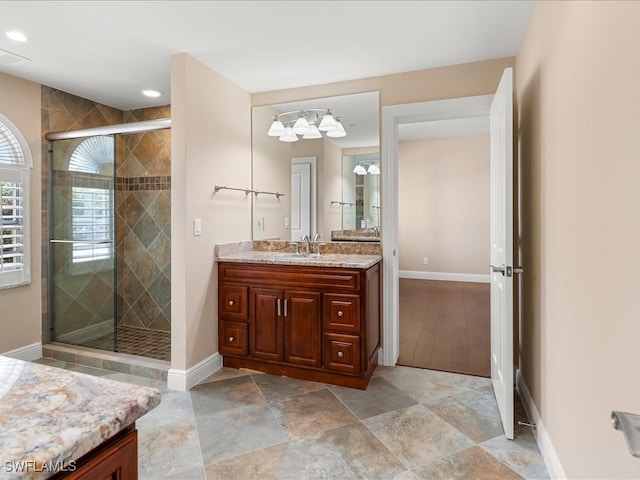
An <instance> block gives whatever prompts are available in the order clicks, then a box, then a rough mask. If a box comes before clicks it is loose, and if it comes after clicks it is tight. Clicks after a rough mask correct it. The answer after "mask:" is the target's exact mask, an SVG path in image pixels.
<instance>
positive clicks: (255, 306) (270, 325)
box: [249, 288, 284, 362]
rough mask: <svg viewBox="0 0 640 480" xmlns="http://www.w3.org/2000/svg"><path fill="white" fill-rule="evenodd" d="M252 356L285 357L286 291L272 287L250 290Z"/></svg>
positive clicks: (279, 358) (265, 358)
mask: <svg viewBox="0 0 640 480" xmlns="http://www.w3.org/2000/svg"><path fill="white" fill-rule="evenodd" d="M249 298H250V300H249V336H250V352H249V353H250V356H251V357H253V358H260V359H263V360H273V361H277V362H281V361H282V360H283V359H284V316H283V313H284V301H283V298H284V292H283V291H282V290H280V289H272V288H251V289H250V290H249Z"/></svg>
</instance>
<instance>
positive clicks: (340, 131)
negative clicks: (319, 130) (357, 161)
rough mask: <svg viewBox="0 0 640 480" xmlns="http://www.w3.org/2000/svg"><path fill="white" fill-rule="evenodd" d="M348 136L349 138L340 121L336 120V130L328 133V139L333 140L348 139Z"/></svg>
mask: <svg viewBox="0 0 640 480" xmlns="http://www.w3.org/2000/svg"><path fill="white" fill-rule="evenodd" d="M346 136H347V132H346V131H345V129H344V127H343V126H342V123H340V120H336V128H334V129H333V130H329V131H328V132H327V137H331V138H340V137H346Z"/></svg>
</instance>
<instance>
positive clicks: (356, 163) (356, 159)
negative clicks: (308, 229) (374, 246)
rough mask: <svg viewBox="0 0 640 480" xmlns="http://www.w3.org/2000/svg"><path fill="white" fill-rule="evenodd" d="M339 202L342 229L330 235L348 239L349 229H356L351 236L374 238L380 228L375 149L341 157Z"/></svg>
mask: <svg viewBox="0 0 640 480" xmlns="http://www.w3.org/2000/svg"><path fill="white" fill-rule="evenodd" d="M342 202H343V204H342V230H343V232H341V233H340V234H337V233H333V238H334V239H336V240H338V239H340V240H342V239H348V237H349V235H348V231H355V233H354V234H352V235H351V236H354V235H356V236H365V237H369V236H374V237H377V234H378V233H379V227H380V155H379V154H378V152H377V149H376V151H375V152H374V153H365V154H355V155H344V156H343V157H342ZM358 233H359V234H360V235H357V234H358ZM338 237H339V238H338Z"/></svg>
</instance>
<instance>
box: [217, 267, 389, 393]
mask: <svg viewBox="0 0 640 480" xmlns="http://www.w3.org/2000/svg"><path fill="white" fill-rule="evenodd" d="M218 282H219V283H218V289H219V291H218V297H219V310H218V311H219V318H218V332H219V351H220V353H221V354H222V355H223V356H224V365H225V366H229V367H235V368H251V369H254V370H258V371H264V372H267V373H273V374H277V375H286V376H292V377H296V378H302V379H308V380H315V381H320V382H326V383H332V384H337V385H344V386H349V387H355V388H361V389H364V388H366V386H367V384H368V382H369V378H370V377H371V374H372V373H373V370H374V369H375V367H376V366H377V363H378V358H377V354H378V349H379V347H380V263H377V264H376V265H374V266H372V267H370V268H369V269H366V270H365V269H345V268H335V267H314V266H290V265H267V264H250V263H234V262H220V263H219V264H218Z"/></svg>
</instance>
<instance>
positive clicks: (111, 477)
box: [52, 425, 138, 480]
mask: <svg viewBox="0 0 640 480" xmlns="http://www.w3.org/2000/svg"><path fill="white" fill-rule="evenodd" d="M76 466H77V469H76V470H75V471H73V472H72V471H68V472H60V473H58V474H57V475H54V476H53V477H52V478H54V479H56V480H57V479H64V480H137V478H138V431H137V430H136V429H135V427H134V426H133V425H132V426H130V427H128V428H126V429H125V430H123V431H121V432H120V433H118V434H117V435H115V436H114V437H112V438H111V439H109V440H107V441H106V442H105V443H103V444H102V445H100V446H98V447H96V448H95V449H93V450H92V451H90V452H89V453H87V454H86V455H84V456H82V458H80V459H79V460H78V461H77V463H76Z"/></svg>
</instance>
